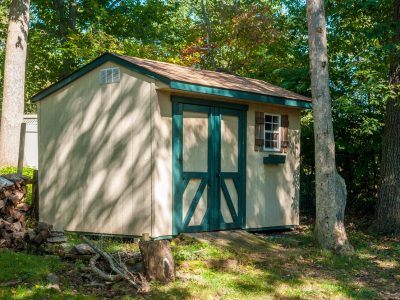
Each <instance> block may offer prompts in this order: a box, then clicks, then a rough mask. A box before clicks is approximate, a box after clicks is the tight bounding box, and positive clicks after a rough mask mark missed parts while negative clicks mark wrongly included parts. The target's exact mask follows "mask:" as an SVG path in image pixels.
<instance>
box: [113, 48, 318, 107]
mask: <svg viewBox="0 0 400 300" xmlns="http://www.w3.org/2000/svg"><path fill="white" fill-rule="evenodd" d="M117 56H118V57H120V58H122V59H124V60H127V61H129V62H131V63H133V64H135V65H138V66H141V67H143V68H145V69H147V70H149V71H151V72H154V73H157V74H159V75H161V76H164V77H167V78H169V79H170V80H176V81H180V82H186V83H190V84H196V85H203V86H208V87H216V88H221V89H228V90H236V91H244V92H250V93H258V94H263V95H269V96H275V97H282V98H287V99H294V100H302V101H308V102H311V99H310V98H308V97H304V96H302V95H299V94H296V93H294V92H291V91H288V90H285V89H283V88H281V87H278V86H276V85H272V84H270V83H268V82H265V81H262V80H258V79H253V78H247V77H241V76H237V75H231V74H227V73H222V72H213V71H207V70H200V69H195V68H191V67H184V66H180V65H176V64H171V63H166V62H160V61H155V60H149V59H143V58H137V57H130V56H125V55H117Z"/></svg>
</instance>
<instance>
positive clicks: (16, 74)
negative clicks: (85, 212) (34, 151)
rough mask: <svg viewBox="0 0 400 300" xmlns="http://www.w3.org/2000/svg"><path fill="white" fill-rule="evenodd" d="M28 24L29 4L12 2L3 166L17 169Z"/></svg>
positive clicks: (0, 136)
mask: <svg viewBox="0 0 400 300" xmlns="http://www.w3.org/2000/svg"><path fill="white" fill-rule="evenodd" d="M28 24H29V0H12V1H11V4H10V15H9V25H8V36H7V44H6V58H5V64H4V90H3V104H2V116H1V123H0V124H1V129H0V165H12V166H16V165H17V162H18V147H19V135H20V126H21V123H22V121H23V119H24V104H25V101H24V99H25V97H24V94H25V62H26V47H27V42H28Z"/></svg>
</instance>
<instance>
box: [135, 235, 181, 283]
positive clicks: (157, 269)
mask: <svg viewBox="0 0 400 300" xmlns="http://www.w3.org/2000/svg"><path fill="white" fill-rule="evenodd" d="M139 248H140V252H141V253H142V257H143V265H144V268H145V271H146V277H147V279H148V280H157V281H159V282H161V283H168V282H171V281H174V280H175V262H174V258H173V256H172V252H171V247H170V243H169V241H167V240H160V241H140V242H139Z"/></svg>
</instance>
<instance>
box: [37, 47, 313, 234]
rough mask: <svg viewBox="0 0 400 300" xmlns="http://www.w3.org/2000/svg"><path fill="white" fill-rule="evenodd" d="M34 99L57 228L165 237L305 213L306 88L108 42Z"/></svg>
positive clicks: (44, 192)
mask: <svg viewBox="0 0 400 300" xmlns="http://www.w3.org/2000/svg"><path fill="white" fill-rule="evenodd" d="M33 101H36V103H37V107H38V110H37V111H38V122H39V123H38V126H39V128H38V129H39V198H40V219H41V220H42V221H45V222H48V223H51V224H54V226H55V227H57V228H64V229H66V230H70V231H79V232H91V233H105V234H118V235H132V236H138V235H142V234H143V233H149V234H150V236H152V237H155V238H163V237H170V236H172V235H176V234H179V233H182V232H195V231H213V230H226V229H234V228H242V229H247V230H263V229H269V228H270V229H276V228H290V227H293V226H294V225H297V224H298V223H299V184H300V182H299V176H300V171H299V170H300V169H299V167H300V112H301V110H302V109H306V108H311V99H309V98H307V97H304V96H301V95H298V94H296V93H293V92H290V91H287V90H285V89H282V88H280V87H277V86H273V85H271V84H269V83H266V82H264V81H260V80H255V79H250V78H244V77H239V76H235V75H230V74H226V73H220V72H211V71H204V70H199V69H195V68H189V67H183V66H179V65H174V64H170V63H164V62H158V61H152V60H147V59H139V58H134V57H128V56H122V55H116V54H111V53H106V54H104V55H102V56H100V57H99V58H97V59H96V60H94V61H92V62H91V63H89V64H87V65H86V66H84V67H83V68H81V69H79V70H78V71H76V72H75V73H73V74H71V75H70V76H69V77H67V78H65V79H63V80H61V81H59V82H57V83H55V84H54V85H52V86H50V87H48V88H46V89H45V90H43V91H42V92H40V93H38V94H37V95H35V96H34V97H33Z"/></svg>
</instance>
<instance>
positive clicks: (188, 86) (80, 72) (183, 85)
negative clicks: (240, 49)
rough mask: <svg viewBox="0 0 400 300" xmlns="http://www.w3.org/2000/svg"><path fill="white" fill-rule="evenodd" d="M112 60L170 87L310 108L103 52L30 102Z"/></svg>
mask: <svg viewBox="0 0 400 300" xmlns="http://www.w3.org/2000/svg"><path fill="white" fill-rule="evenodd" d="M109 61H111V62H114V63H116V64H119V65H122V66H124V67H126V68H128V69H130V70H133V71H136V72H138V73H140V74H143V75H147V76H149V77H151V78H153V79H156V80H159V81H161V82H163V83H165V84H167V85H169V86H170V88H171V89H175V90H181V91H188V92H195V93H200V94H208V95H216V96H223V97H228V98H235V99H242V100H250V101H255V102H262V103H270V104H277V105H284V106H291V107H298V108H302V109H311V108H312V103H311V102H309V101H304V100H300V99H288V98H283V97H276V96H268V95H263V94H257V93H252V92H244V91H237V90H230V89H222V88H215V87H210V86H203V85H197V84H190V83H186V82H181V81H174V80H171V79H169V78H167V77H164V76H161V75H159V74H156V73H154V72H152V71H149V70H147V69H146V68H143V67H140V66H138V65H136V64H134V63H132V62H130V61H127V60H125V59H123V58H121V57H119V56H117V55H114V54H112V53H105V54H103V55H102V56H100V57H98V58H96V59H95V60H93V61H92V62H90V63H88V64H87V65H85V66H83V67H82V68H80V69H78V70H77V71H75V72H74V73H72V74H71V75H69V76H68V77H66V78H64V79H61V80H60V81H58V82H56V83H55V84H53V85H51V86H49V87H47V88H45V89H44V90H42V91H41V92H39V93H37V94H36V95H34V96H33V97H32V98H31V100H32V102H37V101H40V100H42V99H44V98H46V97H47V96H49V95H51V94H53V93H55V92H56V91H58V90H60V89H61V88H63V87H64V86H66V85H68V84H70V83H71V82H73V81H75V80H77V79H78V78H80V77H82V76H83V75H85V74H87V73H88V72H90V71H92V70H94V69H95V68H97V67H98V66H100V65H102V64H104V63H106V62H109Z"/></svg>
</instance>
